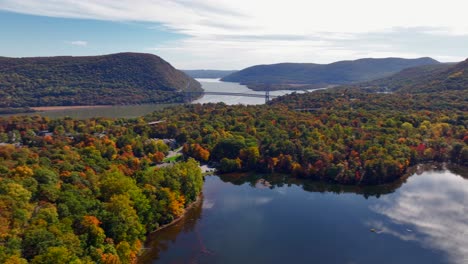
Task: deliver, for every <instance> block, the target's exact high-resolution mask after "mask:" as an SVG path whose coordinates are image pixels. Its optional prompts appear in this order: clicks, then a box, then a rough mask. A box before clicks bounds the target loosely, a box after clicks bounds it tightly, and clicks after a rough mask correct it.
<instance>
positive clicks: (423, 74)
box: [358, 59, 468, 93]
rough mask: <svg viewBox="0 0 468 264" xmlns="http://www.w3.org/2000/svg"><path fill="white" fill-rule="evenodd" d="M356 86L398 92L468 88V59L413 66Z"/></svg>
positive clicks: (371, 89)
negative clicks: (458, 61) (457, 61)
mask: <svg viewBox="0 0 468 264" xmlns="http://www.w3.org/2000/svg"><path fill="white" fill-rule="evenodd" d="M358 86H359V87H360V88H364V89H366V90H370V91H379V92H400V93H421V92H438V91H449V90H468V59H467V60H465V61H463V62H460V63H444V64H437V65H426V66H419V67H413V68H409V69H405V70H402V71H400V72H398V73H396V74H394V75H392V76H389V77H385V78H382V79H378V80H374V81H370V82H365V83H362V84H359V85H358Z"/></svg>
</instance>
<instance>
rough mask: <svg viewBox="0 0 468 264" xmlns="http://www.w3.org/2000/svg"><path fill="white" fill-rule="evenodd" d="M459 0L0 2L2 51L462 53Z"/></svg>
mask: <svg viewBox="0 0 468 264" xmlns="http://www.w3.org/2000/svg"><path fill="white" fill-rule="evenodd" d="M466 10H468V1H466V0H444V1H440V0H435V1H434V0H424V1H422V0H411V1H410V0H391V1H390V0H385V1H382V0H308V1H303V0H287V1H282V0H0V56H5V57H31V56H61V55H73V56H83V55H102V54H110V53H116V52H127V51H128V52H145V53H153V54H156V55H158V56H160V57H162V58H163V59H165V60H167V61H168V62H170V63H171V64H172V65H173V66H175V67H176V68H179V69H220V70H232V69H242V68H245V67H249V66H252V65H257V64H271V63H280V62H310V63H330V62H334V61H339V60H352V59H359V58H370V57H372V58H383V57H403V58H417V57H432V58H434V59H437V60H439V61H442V62H455V61H461V60H464V59H466V58H467V57H468V19H467V18H466Z"/></svg>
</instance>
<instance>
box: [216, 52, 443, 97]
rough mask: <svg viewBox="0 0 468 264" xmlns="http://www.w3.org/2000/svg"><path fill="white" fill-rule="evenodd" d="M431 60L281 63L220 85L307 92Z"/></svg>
mask: <svg viewBox="0 0 468 264" xmlns="http://www.w3.org/2000/svg"><path fill="white" fill-rule="evenodd" d="M437 64H440V63H439V62H438V61H436V60H434V59H431V58H419V59H401V58H384V59H359V60H354V61H338V62H334V63H330V64H314V63H280V64H272V65H257V66H252V67H249V68H246V69H243V70H241V71H238V72H235V73H232V74H230V75H228V76H226V77H224V78H222V79H221V80H222V81H226V82H239V83H241V84H245V85H247V86H248V87H249V88H251V89H254V90H264V89H266V88H269V89H270V90H277V89H291V90H295V89H308V88H317V87H325V86H329V85H342V84H350V83H358V82H364V81H369V80H374V79H378V78H382V77H386V76H390V75H392V74H395V73H397V72H399V71H401V70H403V69H405V68H410V67H415V66H422V65H437Z"/></svg>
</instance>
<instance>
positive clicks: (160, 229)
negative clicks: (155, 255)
mask: <svg viewBox="0 0 468 264" xmlns="http://www.w3.org/2000/svg"><path fill="white" fill-rule="evenodd" d="M202 202H203V193H200V195H199V196H198V197H197V200H195V201H193V202H192V203H190V204H189V205H188V206H187V207H185V208H184V212H183V213H182V214H181V215H180V216H179V217H177V218H176V219H174V220H172V221H171V222H170V223H167V224H165V225H162V226H160V227H158V228H157V229H156V230H154V231H152V232H150V233H149V234H148V235H147V241H146V242H145V246H144V247H143V248H141V249H140V252H139V253H138V256H137V258H136V260H135V262H134V263H143V262H142V259H141V258H142V257H143V254H144V252H145V251H146V250H148V249H150V248H151V247H146V246H148V245H149V243H151V236H154V235H155V234H157V233H158V232H160V231H162V230H165V229H167V228H169V227H171V226H173V225H175V224H177V223H179V222H180V221H182V220H184V219H185V218H186V217H187V214H188V213H189V212H190V210H192V209H193V208H194V207H196V206H199V205H201V203H202Z"/></svg>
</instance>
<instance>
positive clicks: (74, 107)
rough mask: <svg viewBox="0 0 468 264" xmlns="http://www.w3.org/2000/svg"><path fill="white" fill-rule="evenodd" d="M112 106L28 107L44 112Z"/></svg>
mask: <svg viewBox="0 0 468 264" xmlns="http://www.w3.org/2000/svg"><path fill="white" fill-rule="evenodd" d="M110 106H112V105H70V106H37V107H30V109H33V110H34V111H40V112H46V111H60V110H68V109H87V108H89V109H92V108H104V107H110Z"/></svg>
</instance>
